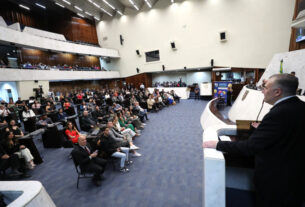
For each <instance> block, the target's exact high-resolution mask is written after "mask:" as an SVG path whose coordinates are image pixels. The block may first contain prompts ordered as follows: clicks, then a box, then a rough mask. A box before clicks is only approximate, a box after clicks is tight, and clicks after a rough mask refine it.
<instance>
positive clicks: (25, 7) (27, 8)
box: [19, 4, 30, 10]
mask: <svg viewBox="0 0 305 207" xmlns="http://www.w3.org/2000/svg"><path fill="white" fill-rule="evenodd" d="M19 6H20V7H21V8H24V9H26V10H30V8H29V7H27V6H24V5H22V4H19Z"/></svg>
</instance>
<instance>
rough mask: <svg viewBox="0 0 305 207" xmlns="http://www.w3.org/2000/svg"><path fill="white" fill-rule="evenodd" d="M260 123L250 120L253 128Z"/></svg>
mask: <svg viewBox="0 0 305 207" xmlns="http://www.w3.org/2000/svg"><path fill="white" fill-rule="evenodd" d="M259 125H260V123H259V122H252V123H251V126H253V127H254V128H255V129H256V128H257V127H258V126H259Z"/></svg>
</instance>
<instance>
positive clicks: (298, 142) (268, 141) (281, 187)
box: [203, 74, 305, 207]
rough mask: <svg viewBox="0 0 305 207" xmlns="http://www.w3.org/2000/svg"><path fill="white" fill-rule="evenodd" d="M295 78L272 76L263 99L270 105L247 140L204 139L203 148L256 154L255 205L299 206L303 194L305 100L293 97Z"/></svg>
mask: <svg viewBox="0 0 305 207" xmlns="http://www.w3.org/2000/svg"><path fill="white" fill-rule="evenodd" d="M297 88H298V79H297V78H296V77H294V76H292V75H290V74H277V75H273V76H271V77H270V78H269V79H268V80H267V81H264V84H263V94H264V101H265V102H266V103H269V104H271V105H273V107H272V108H271V110H270V112H269V113H267V114H266V115H265V117H264V118H263V120H262V122H261V124H260V125H259V126H258V127H257V129H256V130H255V131H254V132H253V134H252V135H251V136H250V138H249V139H248V140H243V141H236V142H225V141H219V142H218V141H207V142H204V143H203V147H204V148H216V149H217V150H220V151H223V152H227V153H232V154H233V153H234V154H240V155H245V156H251V155H252V156H253V155H254V156H255V175H254V184H255V187H256V198H257V203H256V206H259V207H267V206H268V207H292V206H293V207H300V206H301V205H302V200H303V197H304V196H305V193H304V188H305V182H304V180H305V179H304V178H305V164H304V163H305V150H304V146H305V136H304V133H305V131H304V129H305V103H304V102H303V101H301V100H300V99H299V98H298V97H296V96H295V94H296V90H297Z"/></svg>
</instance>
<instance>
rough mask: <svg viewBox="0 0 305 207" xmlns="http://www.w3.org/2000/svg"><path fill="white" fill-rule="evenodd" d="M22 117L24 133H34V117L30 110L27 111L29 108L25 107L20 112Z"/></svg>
mask: <svg viewBox="0 0 305 207" xmlns="http://www.w3.org/2000/svg"><path fill="white" fill-rule="evenodd" d="M22 117H23V123H24V129H25V131H27V132H33V131H35V129H36V128H35V122H36V115H35V113H34V112H33V111H32V109H29V107H28V106H26V105H25V106H24V110H23V111H22Z"/></svg>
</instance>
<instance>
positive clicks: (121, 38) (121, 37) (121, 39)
mask: <svg viewBox="0 0 305 207" xmlns="http://www.w3.org/2000/svg"><path fill="white" fill-rule="evenodd" d="M120 43H121V45H123V43H124V39H123V36H122V35H120Z"/></svg>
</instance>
